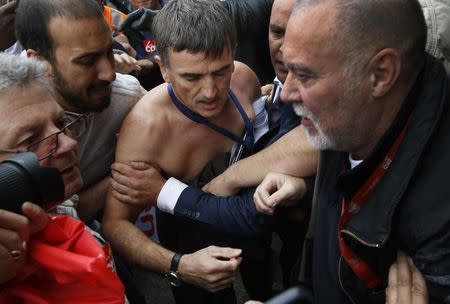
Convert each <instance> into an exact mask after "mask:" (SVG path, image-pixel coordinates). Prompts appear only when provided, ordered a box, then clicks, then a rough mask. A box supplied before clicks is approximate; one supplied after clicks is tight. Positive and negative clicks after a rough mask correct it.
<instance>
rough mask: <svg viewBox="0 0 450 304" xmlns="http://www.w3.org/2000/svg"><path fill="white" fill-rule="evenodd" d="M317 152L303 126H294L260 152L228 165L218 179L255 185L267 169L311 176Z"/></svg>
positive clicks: (265, 173)
mask: <svg viewBox="0 0 450 304" xmlns="http://www.w3.org/2000/svg"><path fill="white" fill-rule="evenodd" d="M317 159H318V153H317V150H315V149H314V148H313V147H312V146H311V145H310V144H309V142H308V140H307V138H306V133H305V130H304V129H303V127H301V126H300V127H296V128H294V129H293V130H291V131H290V132H288V133H287V134H285V135H284V136H282V137H281V138H280V139H279V140H277V141H276V142H275V143H273V144H272V145H270V146H269V147H267V148H265V149H263V150H261V151H260V152H258V153H256V154H254V155H252V156H250V157H247V158H245V159H242V160H240V161H239V162H237V163H235V164H233V165H232V166H230V167H229V168H228V169H227V170H226V171H225V172H224V173H222V176H221V178H223V180H224V181H225V183H231V184H232V185H233V186H234V187H235V188H247V187H253V186H257V185H258V184H260V183H261V182H262V180H263V179H264V177H265V176H266V175H267V173H269V172H278V173H283V174H288V175H292V176H299V177H304V176H311V175H314V174H315V172H316V168H317Z"/></svg>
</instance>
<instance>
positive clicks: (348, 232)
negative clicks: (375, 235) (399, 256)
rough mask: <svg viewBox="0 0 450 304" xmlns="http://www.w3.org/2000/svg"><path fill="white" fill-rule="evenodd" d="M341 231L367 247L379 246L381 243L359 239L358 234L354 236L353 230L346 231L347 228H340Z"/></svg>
mask: <svg viewBox="0 0 450 304" xmlns="http://www.w3.org/2000/svg"><path fill="white" fill-rule="evenodd" d="M341 233H345V234H347V235H349V236H351V237H352V238H354V239H355V240H357V241H358V242H360V243H361V244H363V245H365V246H367V247H372V248H380V247H381V245H380V244H376V243H367V242H366V241H364V240H362V239H360V238H359V237H358V236H356V234H354V233H353V232H350V231H348V230H347V229H342V230H341Z"/></svg>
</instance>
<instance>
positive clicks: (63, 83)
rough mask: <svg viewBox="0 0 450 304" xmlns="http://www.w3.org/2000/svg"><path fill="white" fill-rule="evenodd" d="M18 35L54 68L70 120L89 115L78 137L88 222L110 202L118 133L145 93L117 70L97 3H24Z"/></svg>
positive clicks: (82, 203) (28, 48) (29, 0)
mask: <svg viewBox="0 0 450 304" xmlns="http://www.w3.org/2000/svg"><path fill="white" fill-rule="evenodd" d="M37 24H39V25H41V26H36V25H37ZM16 31H17V38H18V39H19V41H20V42H21V44H22V45H23V46H24V48H25V49H26V51H27V55H28V56H36V57H38V58H39V59H42V60H45V61H46V62H48V63H49V64H50V66H51V67H52V74H53V77H54V79H55V87H56V91H57V93H58V95H60V96H58V98H57V101H58V103H59V104H60V105H61V106H62V108H63V109H64V110H66V113H67V116H68V118H69V119H76V118H77V117H78V116H79V115H81V114H84V113H86V114H87V115H85V116H83V118H82V119H81V120H80V122H79V128H80V131H81V132H80V134H79V136H78V138H77V141H78V147H79V158H80V170H81V175H82V176H83V181H84V186H83V190H82V191H81V192H80V202H79V209H78V211H79V214H80V217H81V218H82V219H83V220H84V221H86V222H88V223H89V222H90V221H91V220H92V219H94V218H95V217H96V216H97V215H98V213H99V212H101V210H102V208H103V205H104V202H105V195H106V189H107V187H108V185H109V175H110V166H111V164H112V162H113V161H114V150H115V143H116V134H117V133H118V131H119V129H120V126H121V124H122V121H123V118H124V117H125V115H126V114H127V113H128V111H129V110H130V109H131V107H132V106H133V105H134V104H135V103H136V102H137V100H139V98H141V97H142V96H143V95H144V94H145V90H144V89H143V88H142V87H141V86H140V84H139V82H138V81H137V80H136V79H135V78H134V77H132V76H129V75H121V74H116V73H115V72H114V58H113V54H112V38H111V32H110V29H109V27H108V25H107V24H106V22H105V20H104V18H103V15H102V12H101V10H100V9H99V6H98V4H97V2H95V1H94V0H81V1H76V2H73V1H70V0H60V1H52V0H46V1H37V0H24V1H20V4H19V6H18V9H17V14H16ZM89 113H90V114H89Z"/></svg>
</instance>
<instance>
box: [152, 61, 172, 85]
mask: <svg viewBox="0 0 450 304" xmlns="http://www.w3.org/2000/svg"><path fill="white" fill-rule="evenodd" d="M155 61H156V63H157V64H158V65H159V69H160V70H161V76H162V78H163V79H164V81H165V82H167V83H170V77H169V67H168V65H167V64H166V63H165V62H164V61H163V60H162V59H161V57H160V56H159V55H156V56H155Z"/></svg>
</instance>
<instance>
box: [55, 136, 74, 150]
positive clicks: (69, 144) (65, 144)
mask: <svg viewBox="0 0 450 304" xmlns="http://www.w3.org/2000/svg"><path fill="white" fill-rule="evenodd" d="M77 149H78V144H77V141H76V140H75V139H73V138H72V137H70V136H68V135H67V134H65V133H64V132H62V133H60V134H59V138H58V149H57V150H56V154H64V153H67V152H70V151H72V152H75V153H77Z"/></svg>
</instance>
